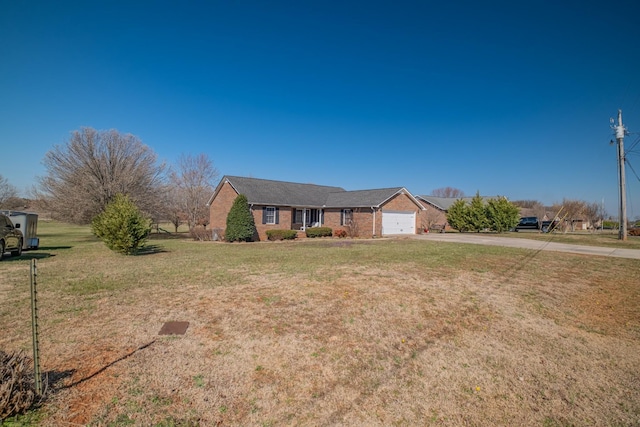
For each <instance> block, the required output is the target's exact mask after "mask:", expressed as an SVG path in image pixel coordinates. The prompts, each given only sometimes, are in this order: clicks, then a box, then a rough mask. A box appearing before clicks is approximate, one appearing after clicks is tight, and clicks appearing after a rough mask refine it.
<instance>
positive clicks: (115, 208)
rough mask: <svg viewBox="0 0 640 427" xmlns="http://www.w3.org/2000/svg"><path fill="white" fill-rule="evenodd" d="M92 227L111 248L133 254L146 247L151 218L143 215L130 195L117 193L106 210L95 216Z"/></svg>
mask: <svg viewBox="0 0 640 427" xmlns="http://www.w3.org/2000/svg"><path fill="white" fill-rule="evenodd" d="M91 229H92V231H93V234H95V235H96V236H98V237H99V238H100V239H101V240H102V241H103V242H104V243H105V245H107V247H108V248H109V249H111V250H113V251H116V252H120V253H122V254H125V255H131V254H134V253H136V252H137V251H138V250H139V249H140V248H142V247H144V245H145V242H146V240H147V237H148V236H149V233H150V232H151V220H150V219H148V218H145V217H144V215H142V213H141V212H140V210H139V209H138V207H137V206H136V205H135V203H133V201H132V200H131V199H130V198H129V196H125V195H122V194H116V196H115V197H114V198H113V200H112V201H111V202H109V203H108V204H107V205H106V207H105V208H104V211H102V213H100V214H99V215H97V216H96V217H95V218H93V220H92V221H91Z"/></svg>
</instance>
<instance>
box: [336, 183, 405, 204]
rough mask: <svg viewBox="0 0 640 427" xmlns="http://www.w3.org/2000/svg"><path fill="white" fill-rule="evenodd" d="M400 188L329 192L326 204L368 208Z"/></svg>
mask: <svg viewBox="0 0 640 427" xmlns="http://www.w3.org/2000/svg"><path fill="white" fill-rule="evenodd" d="M401 190H402V187H395V188H381V189H377V190H358V191H344V192H341V193H330V194H329V198H328V199H327V203H326V206H327V207H331V208H365V207H366V208H368V207H372V206H380V205H381V204H382V203H384V202H385V201H387V200H389V199H390V198H391V197H393V196H394V195H395V194H397V193H398V192H399V191H401Z"/></svg>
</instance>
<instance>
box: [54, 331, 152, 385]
mask: <svg viewBox="0 0 640 427" xmlns="http://www.w3.org/2000/svg"><path fill="white" fill-rule="evenodd" d="M155 342H156V340H155V339H154V340H151V341H150V342H148V343H146V344H144V345H141V346H140V347H138V348H136V349H135V350H133V351H130V352H129V353H127V354H125V355H123V356H121V357H119V358H117V359H116V360H114V361H113V362H110V363H107V364H106V365H104V366H103V367H102V368H100V369H98V370H97V371H95V372H94V373H92V374H89V375H87V376H86V377H84V378H80V379H79V380H76V381H74V382H72V383H71V384H67V385H63V386H60V387H58V390H63V389H67V388H72V387H75V386H77V385H80V384H82V383H84V382H86V381H89V380H90V379H92V378H95V377H96V376H98V375H100V374H101V373H103V372H104V371H106V370H107V369H109V368H110V367H112V366H114V365H115V364H116V363H118V362H121V361H123V360H125V359H127V358H129V357H131V356H133V355H134V354H136V353H137V352H139V351H140V350H144V349H145V348H147V347H150V346H151V345H153V344H154V343H155ZM74 372H75V370H71V371H63V373H69V374H68V375H67V376H71V375H72V374H73V373H74ZM61 379H62V378H61ZM58 381H60V379H58Z"/></svg>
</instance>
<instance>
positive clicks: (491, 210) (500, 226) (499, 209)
mask: <svg viewBox="0 0 640 427" xmlns="http://www.w3.org/2000/svg"><path fill="white" fill-rule="evenodd" d="M486 212H487V220H488V221H489V227H490V228H491V229H492V230H493V231H496V232H498V233H504V232H505V231H508V230H511V229H512V228H514V227H515V226H516V225H517V224H518V218H519V216H520V210H519V209H518V207H517V206H516V205H514V204H513V203H511V202H510V201H508V200H507V198H506V197H499V198H497V199H492V200H489V202H488V203H487V206H486Z"/></svg>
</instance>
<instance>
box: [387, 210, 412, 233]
mask: <svg viewBox="0 0 640 427" xmlns="http://www.w3.org/2000/svg"><path fill="white" fill-rule="evenodd" d="M415 233H416V213H415V212H404V211H382V234H383V235H388V234H415Z"/></svg>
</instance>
